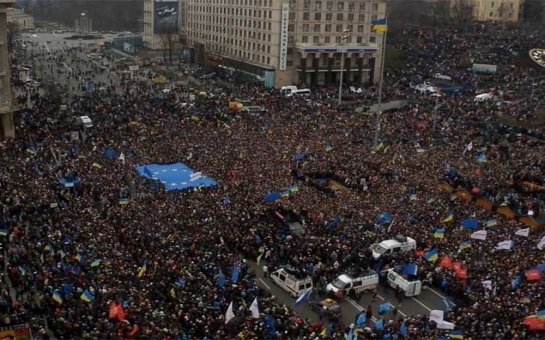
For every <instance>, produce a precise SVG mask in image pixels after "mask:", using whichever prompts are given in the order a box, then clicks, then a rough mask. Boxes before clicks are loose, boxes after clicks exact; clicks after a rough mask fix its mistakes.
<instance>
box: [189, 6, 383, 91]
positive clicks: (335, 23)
mask: <svg viewBox="0 0 545 340" xmlns="http://www.w3.org/2000/svg"><path fill="white" fill-rule="evenodd" d="M185 1H186V3H187V5H186V9H187V13H186V14H185V18H186V23H185V28H186V33H187V42H188V45H189V46H192V47H194V48H195V60H196V62H197V63H201V64H212V65H219V66H222V67H225V68H230V69H236V70H238V71H241V72H245V73H248V74H250V75H254V76H255V77H256V78H258V79H260V80H262V81H264V82H265V83H266V84H269V85H270V84H271V83H272V84H273V85H274V86H275V87H279V86H284V85H291V84H307V85H313V84H330V83H331V84H333V83H335V82H337V83H338V82H339V78H340V73H341V72H340V71H341V64H344V67H343V79H344V82H346V83H355V84H361V83H365V82H369V81H378V78H379V70H380V58H381V55H380V51H381V50H382V37H383V34H384V33H374V32H372V30H371V21H372V20H376V19H380V18H384V17H385V13H386V1H384V0H185ZM343 61H344V62H343Z"/></svg>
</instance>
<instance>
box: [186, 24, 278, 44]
mask: <svg viewBox="0 0 545 340" xmlns="http://www.w3.org/2000/svg"><path fill="white" fill-rule="evenodd" d="M188 27H189V28H190V29H188V30H187V31H188V33H189V35H190V36H193V37H201V38H203V39H213V37H218V36H237V37H241V38H242V39H255V40H259V41H268V42H271V39H272V37H271V34H268V33H261V32H253V31H246V30H239V29H233V28H230V29H226V28H223V27H216V26H210V25H202V24H196V25H192V24H188ZM205 32H214V33H216V34H211V33H205Z"/></svg>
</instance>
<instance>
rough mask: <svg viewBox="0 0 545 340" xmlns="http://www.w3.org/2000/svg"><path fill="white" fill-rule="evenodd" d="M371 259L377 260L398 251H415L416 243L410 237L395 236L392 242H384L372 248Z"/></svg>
mask: <svg viewBox="0 0 545 340" xmlns="http://www.w3.org/2000/svg"><path fill="white" fill-rule="evenodd" d="M372 250H373V258H374V259H375V260H377V259H379V258H380V257H381V256H384V255H391V254H393V253H396V252H399V251H411V250H416V241H415V240H414V239H412V238H410V237H405V236H402V235H396V236H395V237H394V239H393V240H385V241H382V242H380V243H378V244H375V245H374V246H373V247H372Z"/></svg>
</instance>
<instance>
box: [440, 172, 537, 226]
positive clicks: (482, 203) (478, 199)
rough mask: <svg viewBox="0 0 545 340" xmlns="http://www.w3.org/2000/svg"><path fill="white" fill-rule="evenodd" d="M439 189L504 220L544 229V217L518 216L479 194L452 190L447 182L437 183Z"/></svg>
mask: <svg viewBox="0 0 545 340" xmlns="http://www.w3.org/2000/svg"><path fill="white" fill-rule="evenodd" d="M439 189H440V190H442V191H444V192H447V193H450V194H452V195H454V196H456V197H458V198H461V199H463V200H465V201H467V202H473V203H475V204H476V205H477V206H479V207H481V208H484V209H486V210H489V211H492V212H495V213H497V214H498V215H501V216H503V217H504V218H507V219H510V220H517V221H519V222H521V223H523V224H525V225H526V226H528V227H531V228H533V229H536V228H543V227H545V216H543V214H541V215H538V216H535V215H519V214H517V213H516V212H515V211H514V210H513V209H512V208H511V207H510V206H509V205H508V204H506V203H502V204H500V205H496V204H494V203H492V202H491V201H490V200H489V199H488V198H487V197H486V196H484V195H480V194H479V193H475V192H470V191H469V190H466V189H464V188H460V189H454V188H452V187H451V186H450V184H448V183H447V182H441V183H439Z"/></svg>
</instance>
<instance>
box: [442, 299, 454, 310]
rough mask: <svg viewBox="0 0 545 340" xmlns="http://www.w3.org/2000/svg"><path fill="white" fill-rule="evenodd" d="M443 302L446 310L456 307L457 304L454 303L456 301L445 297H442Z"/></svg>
mask: <svg viewBox="0 0 545 340" xmlns="http://www.w3.org/2000/svg"><path fill="white" fill-rule="evenodd" d="M441 304H442V305H443V306H445V309H446V310H452V309H453V308H454V307H456V305H455V304H454V302H452V301H450V300H448V299H445V298H442V299H441Z"/></svg>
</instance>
